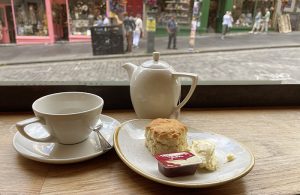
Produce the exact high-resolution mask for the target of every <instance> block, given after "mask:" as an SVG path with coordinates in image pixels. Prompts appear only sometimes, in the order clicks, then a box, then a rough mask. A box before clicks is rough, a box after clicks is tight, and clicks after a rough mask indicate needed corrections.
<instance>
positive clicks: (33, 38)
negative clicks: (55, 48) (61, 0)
mask: <svg viewBox="0 0 300 195" xmlns="http://www.w3.org/2000/svg"><path fill="white" fill-rule="evenodd" d="M11 5H13V9H12V11H13V16H14V17H13V18H14V24H15V31H16V42H17V44H41V43H54V41H55V39H54V31H53V23H52V22H51V21H52V9H51V0H46V1H45V0H11Z"/></svg>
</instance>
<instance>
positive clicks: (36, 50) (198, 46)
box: [0, 32, 300, 65]
mask: <svg viewBox="0 0 300 195" xmlns="http://www.w3.org/2000/svg"><path fill="white" fill-rule="evenodd" d="M177 39H178V40H177V47H178V49H177V50H173V49H171V50H168V49H166V47H167V41H168V38H167V37H156V38H155V49H156V50H157V51H160V52H162V53H169V54H175V53H177V54H182V53H186V54H188V53H190V52H189V51H188V48H189V44H188V43H189V37H187V36H179V37H178V38H177ZM282 46H300V32H292V33H276V32H270V33H269V34H263V33H260V34H257V35H253V34H249V33H232V34H229V35H228V36H227V37H226V38H225V40H221V38H220V35H219V34H208V35H202V34H201V35H200V36H198V37H197V39H196V43H195V49H194V52H207V51H220V50H236V49H251V48H266V47H282ZM141 55H143V56H145V55H146V39H142V40H141V45H140V48H138V49H134V50H133V52H132V53H126V54H116V55H100V56H93V54H92V47H91V43H65V44H53V45H22V46H1V45H0V64H17V63H19V64H21V65H22V64H24V63H29V64H31V63H33V62H45V61H48V62H49V61H66V60H74V59H77V60H83V59H99V58H117V57H120V58H124V57H130V56H141Z"/></svg>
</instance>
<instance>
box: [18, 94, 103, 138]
mask: <svg viewBox="0 0 300 195" xmlns="http://www.w3.org/2000/svg"><path fill="white" fill-rule="evenodd" d="M103 104H104V101H103V99H102V98H101V97H99V96H97V95H94V94H90V93H84V92H62V93H55V94H50V95H47V96H44V97H41V98H39V99H37V100H36V101H35V102H34V103H33V104H32V109H33V111H34V114H35V116H36V117H33V118H30V119H27V120H24V121H20V122H18V123H17V124H16V127H17V129H18V131H19V132H20V133H21V134H22V135H23V136H24V137H26V138H27V139H29V140H32V141H36V142H58V143H62V144H76V143H79V142H82V141H84V140H85V139H86V138H87V137H88V136H89V134H90V133H91V132H92V130H93V128H94V127H95V126H96V123H97V121H98V120H99V115H100V114H101V112H102V108H103ZM31 123H40V124H42V125H43V126H44V127H45V130H46V131H47V132H48V133H49V135H50V136H48V137H46V138H41V139H39V138H34V137H31V136H30V135H29V134H28V133H27V132H26V131H25V127H26V126H27V125H29V124H31Z"/></svg>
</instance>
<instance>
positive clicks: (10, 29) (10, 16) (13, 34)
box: [5, 5, 16, 43]
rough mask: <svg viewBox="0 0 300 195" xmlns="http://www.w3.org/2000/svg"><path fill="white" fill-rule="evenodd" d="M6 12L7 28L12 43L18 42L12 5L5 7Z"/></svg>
mask: <svg viewBox="0 0 300 195" xmlns="http://www.w3.org/2000/svg"><path fill="white" fill-rule="evenodd" d="M5 11H6V20H7V28H8V33H9V40H10V43H15V42H16V32H15V26H14V19H13V14H12V7H11V6H10V5H7V6H5Z"/></svg>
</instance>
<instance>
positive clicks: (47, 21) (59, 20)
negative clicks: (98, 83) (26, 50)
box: [0, 0, 126, 44]
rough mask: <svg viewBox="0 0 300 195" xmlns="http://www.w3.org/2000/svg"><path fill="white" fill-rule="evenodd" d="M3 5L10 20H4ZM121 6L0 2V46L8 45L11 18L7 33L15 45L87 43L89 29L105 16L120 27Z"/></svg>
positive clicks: (95, 1)
mask: <svg viewBox="0 0 300 195" xmlns="http://www.w3.org/2000/svg"><path fill="white" fill-rule="evenodd" d="M3 1H7V2H6V4H7V5H9V6H10V9H9V10H11V17H7V13H6V12H7V11H6V10H5V9H4V8H5V7H4V6H5V5H6V4H4V3H3ZM125 6H126V1H123V0H0V20H1V21H2V20H3V22H2V23H3V24H2V31H1V32H2V34H4V36H3V37H4V38H3V39H2V42H5V43H9V42H12V41H8V38H7V37H9V36H8V35H7V34H8V33H6V32H8V31H9V30H7V28H8V26H9V22H8V18H13V20H11V23H12V25H11V29H13V30H14V31H15V35H13V37H15V40H16V43H17V44H51V43H54V42H57V41H69V42H83V41H91V32H90V27H92V26H94V25H97V24H98V23H99V21H101V22H102V21H104V19H105V18H106V16H109V17H110V18H108V21H109V22H108V23H120V17H121V16H122V13H124V11H125V9H126V7H125ZM5 33H6V34H5ZM11 34H13V33H11Z"/></svg>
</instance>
